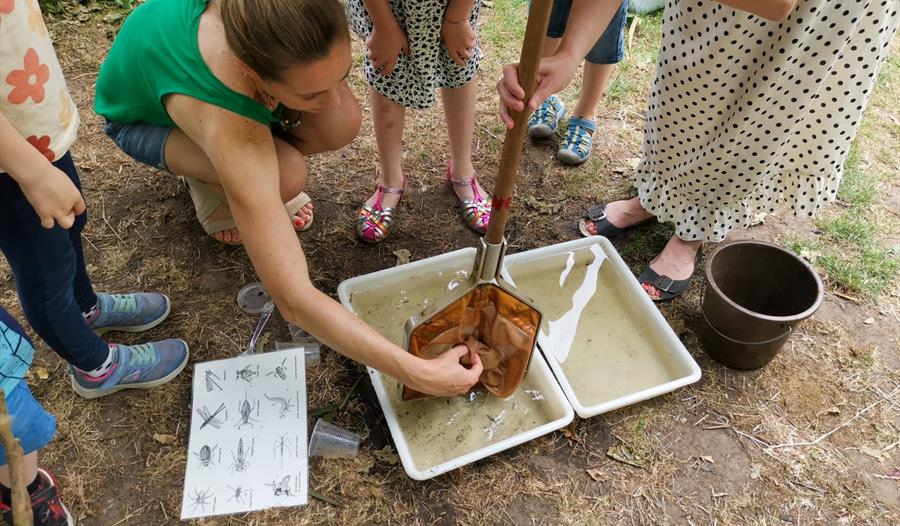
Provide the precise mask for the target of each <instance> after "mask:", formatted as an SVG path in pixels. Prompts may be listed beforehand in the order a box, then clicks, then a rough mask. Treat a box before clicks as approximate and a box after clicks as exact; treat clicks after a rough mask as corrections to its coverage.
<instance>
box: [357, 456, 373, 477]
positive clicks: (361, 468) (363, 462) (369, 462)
mask: <svg viewBox="0 0 900 526" xmlns="http://www.w3.org/2000/svg"><path fill="white" fill-rule="evenodd" d="M374 466H375V459H374V458H372V457H370V456H368V455H357V456H356V458H355V459H354V460H353V469H354V470H356V472H357V473H368V472H369V470H370V469H372V468H373V467H374Z"/></svg>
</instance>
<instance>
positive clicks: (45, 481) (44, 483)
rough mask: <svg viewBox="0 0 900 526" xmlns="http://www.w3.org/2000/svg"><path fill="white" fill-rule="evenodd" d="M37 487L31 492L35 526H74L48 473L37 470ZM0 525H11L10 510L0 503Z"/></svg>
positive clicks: (73, 519)
mask: <svg viewBox="0 0 900 526" xmlns="http://www.w3.org/2000/svg"><path fill="white" fill-rule="evenodd" d="M37 484H38V487H37V489H35V490H34V491H32V492H31V510H32V516H33V517H34V525H35V526H75V518H74V517H72V514H71V513H69V510H68V509H66V506H65V505H64V504H63V503H62V501H61V500H60V498H59V486H58V485H57V483H56V477H54V476H53V475H52V474H51V473H50V472H49V471H45V470H43V469H38V471H37ZM0 524H13V519H12V509H11V507H10V506H9V505H7V503H5V502H0Z"/></svg>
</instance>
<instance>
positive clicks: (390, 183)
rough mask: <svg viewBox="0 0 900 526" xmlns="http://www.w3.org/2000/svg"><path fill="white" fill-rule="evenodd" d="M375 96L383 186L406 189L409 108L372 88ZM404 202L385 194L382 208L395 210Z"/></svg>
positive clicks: (376, 139)
mask: <svg viewBox="0 0 900 526" xmlns="http://www.w3.org/2000/svg"><path fill="white" fill-rule="evenodd" d="M369 93H371V95H372V123H373V125H374V127H375V141H376V142H377V143H378V164H379V166H380V167H381V173H380V174H379V184H381V185H382V186H386V187H391V188H402V187H403V154H402V151H403V122H404V119H405V117H406V108H404V107H403V106H401V105H399V104H397V103H396V102H394V101H392V100H390V99H388V98H387V97H385V96H384V95H382V94H380V93H378V92H377V91H375V89H374V88H369ZM376 197H377V192H376V193H375V194H373V195H372V197H370V198H369V200H368V201H366V205H367V206H372V205H373V204H374V203H375V199H376ZM399 201H400V195H399V194H394V193H385V194H384V196H383V198H382V206H384V207H385V208H393V207H395V206H397V203H398V202H399Z"/></svg>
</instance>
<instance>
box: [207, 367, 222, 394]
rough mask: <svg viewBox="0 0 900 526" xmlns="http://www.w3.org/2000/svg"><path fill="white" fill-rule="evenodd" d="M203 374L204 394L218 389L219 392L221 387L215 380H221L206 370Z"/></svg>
mask: <svg viewBox="0 0 900 526" xmlns="http://www.w3.org/2000/svg"><path fill="white" fill-rule="evenodd" d="M205 374H206V392H207V393H211V392H213V390H215V389H218V390H219V391H221V390H222V386H221V385H219V383H218V382H216V380H222V378H219V377H218V376H216V373H214V372H212V371H210V370H209V369H207V370H206V373H205Z"/></svg>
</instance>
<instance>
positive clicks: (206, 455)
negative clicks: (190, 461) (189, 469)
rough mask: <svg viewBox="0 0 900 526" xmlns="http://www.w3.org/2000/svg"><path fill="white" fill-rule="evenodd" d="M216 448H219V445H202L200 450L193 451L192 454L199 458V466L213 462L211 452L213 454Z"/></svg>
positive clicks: (205, 466)
mask: <svg viewBox="0 0 900 526" xmlns="http://www.w3.org/2000/svg"><path fill="white" fill-rule="evenodd" d="M217 449H219V446H213V447H209V446H207V445H204V446H203V447H201V448H200V451H195V452H194V456H195V457H197V458H199V459H200V467H203V468H208V467H209V466H212V465H214V464H215V462H213V454H215V452H216V450H217Z"/></svg>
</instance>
